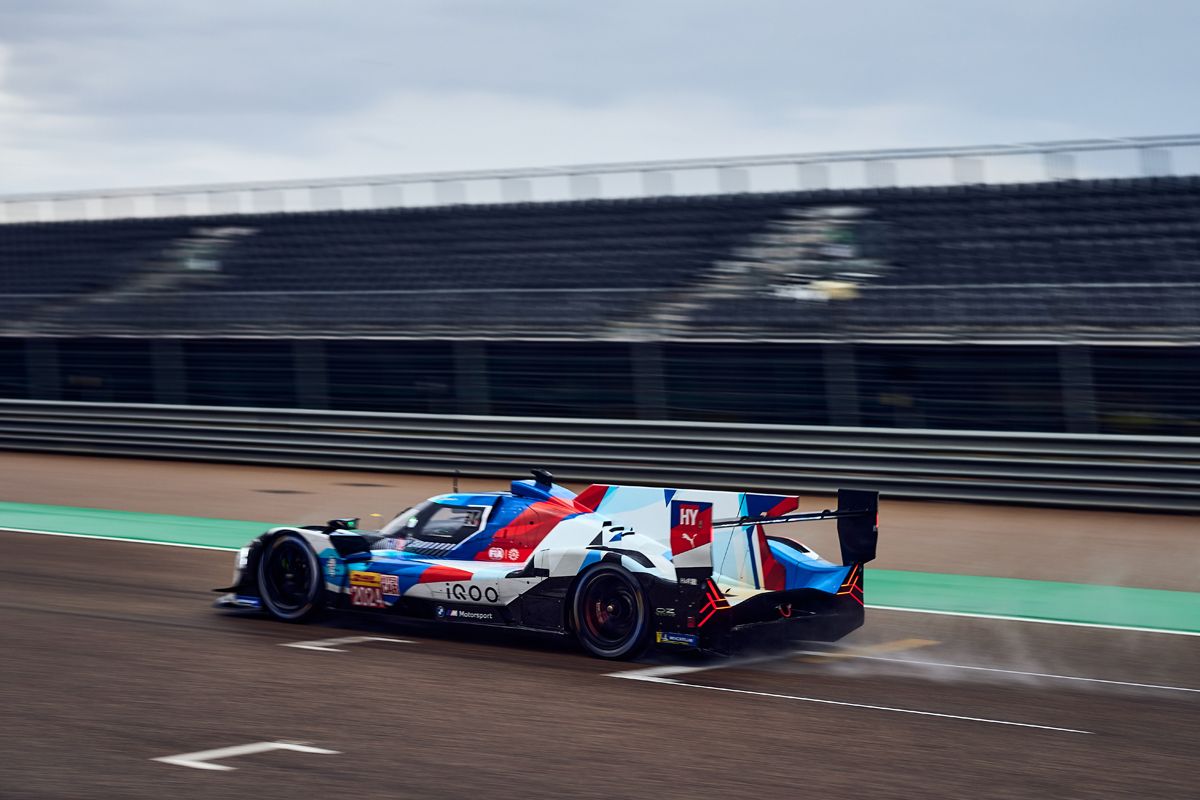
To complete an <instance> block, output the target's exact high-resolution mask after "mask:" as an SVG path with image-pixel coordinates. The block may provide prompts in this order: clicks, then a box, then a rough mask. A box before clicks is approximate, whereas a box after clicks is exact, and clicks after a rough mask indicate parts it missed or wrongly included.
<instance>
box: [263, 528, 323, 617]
mask: <svg viewBox="0 0 1200 800" xmlns="http://www.w3.org/2000/svg"><path fill="white" fill-rule="evenodd" d="M312 576H313V572H312V561H311V559H310V558H309V554H308V551H307V549H306V548H305V547H304V545H302V544H300V543H299V542H297V541H295V540H294V539H284V540H282V541H280V542H279V544H277V545H276V546H275V547H274V548H272V550H271V554H270V558H269V559H268V561H267V568H266V570H265V575H264V576H263V577H264V578H265V582H266V586H265V587H264V588H265V589H266V590H267V592H268V593H269V597H270V599H271V602H272V603H273V604H274V605H275V606H276V607H278V608H279V610H280V611H297V610H299V609H301V608H304V607H305V606H306V605H308V604H309V603H310V602H311V598H310V595H311V593H312Z"/></svg>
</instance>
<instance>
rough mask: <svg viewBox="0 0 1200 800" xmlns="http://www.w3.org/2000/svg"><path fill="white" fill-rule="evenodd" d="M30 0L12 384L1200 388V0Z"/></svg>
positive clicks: (1052, 391) (369, 405)
mask: <svg viewBox="0 0 1200 800" xmlns="http://www.w3.org/2000/svg"><path fill="white" fill-rule="evenodd" d="M0 14H2V16H0V31H3V33H2V34H0V164H2V165H3V171H2V173H0V174H2V176H3V177H2V178H0V180H2V181H3V183H2V184H0V191H3V192H4V194H3V196H0V223H2V224H0V396H2V397H5V398H9V399H11V400H21V401H50V402H59V401H70V402H92V403H118V404H130V403H139V404H141V403H150V404H172V405H196V406H243V407H254V408H270V409H295V408H302V409H314V410H317V409H319V410H334V411H353V412H363V411H367V412H393V413H396V412H403V413H420V414H434V415H495V416H520V417H529V416H534V417H555V418H583V419H589V420H591V419H607V420H643V421H690V422H707V423H722V424H734V423H738V424H740V423H756V424H767V425H772V426H780V425H787V426H836V427H844V428H858V427H862V428H871V429H936V430H966V431H983V432H996V431H1013V432H1040V433H1047V434H1105V435H1125V436H1142V437H1144V436H1148V435H1153V436H1176V437H1177V436H1194V435H1195V434H1196V433H1197V432H1198V430H1200V422H1198V420H1200V348H1198V347H1197V338H1196V337H1197V331H1198V330H1200V282H1198V273H1197V269H1198V263H1200V178H1197V177H1195V175H1196V173H1197V172H1198V171H1200V136H1196V135H1190V134H1188V133H1187V132H1188V131H1190V130H1200V120H1197V119H1196V118H1195V114H1196V112H1195V104H1194V103H1193V102H1192V101H1191V96H1190V86H1188V85H1187V83H1188V82H1187V81H1186V80H1184V79H1183V78H1184V76H1186V75H1188V74H1190V73H1192V72H1194V70H1193V69H1192V68H1194V66H1195V64H1194V63H1193V62H1194V58H1193V56H1191V55H1190V53H1191V48H1190V45H1189V44H1188V43H1187V42H1186V39H1187V37H1188V36H1190V32H1191V31H1193V30H1194V29H1195V26H1194V23H1195V22H1197V21H1198V20H1197V10H1196V7H1195V6H1194V4H1189V3H1160V4H1157V5H1156V6H1155V10H1154V13H1144V12H1143V9H1140V8H1139V7H1138V6H1137V5H1136V4H1132V3H1122V2H1102V3H1078V2H1056V3H1020V2H1018V3H1009V4H1005V5H1004V6H1003V8H1001V7H999V6H996V7H986V8H974V7H973V8H969V9H968V8H965V7H963V6H962V5H961V4H957V3H948V2H926V3H920V4H917V5H916V6H909V5H907V4H906V5H905V6H904V7H901V6H898V5H896V4H892V3H886V2H856V3H848V4H843V5H841V6H839V7H838V8H836V9H835V8H829V7H827V6H826V4H810V3H772V2H764V3H756V4H754V7H753V8H752V9H747V8H742V7H736V8H735V7H733V6H730V5H725V4H719V3H675V2H663V3H654V4H649V5H646V4H639V3H611V4H603V7H584V6H572V7H569V8H568V7H563V6H556V5H550V4H543V3H532V2H518V3H504V4H490V3H451V4H444V3H428V2H408V3H399V4H396V3H364V4H359V5H357V6H356V8H355V12H354V13H353V14H338V13H333V12H331V11H330V10H329V9H328V7H327V6H325V5H324V4H321V3H303V2H301V3H291V2H289V3H274V2H257V3H249V4H236V5H234V4H216V5H215V6H214V5H213V4H189V3H178V4H171V5H170V6H163V5H161V4H153V3H140V2H109V3H100V4H89V5H88V6H86V7H84V6H80V5H77V4H73V3H67V2H50V3H39V4H35V5H27V6H26V5H21V4H9V5H8V6H6V7H5V8H4V9H3V11H2V12H0ZM1118 42H1124V43H1126V44H1129V43H1136V45H1137V46H1133V47H1130V46H1116V45H1117V43H1118ZM1127 133H1136V134H1140V135H1138V136H1134V137H1132V138H1130V137H1126V138H1113V136H1114V135H1115V134H1127ZM555 162H557V163H567V164H574V166H547V165H548V164H553V163H555ZM345 174H351V175H356V177H331V176H338V175H345ZM128 187H153V188H128ZM8 408H9V409H10V410H12V409H14V408H20V409H25V410H26V411H27V410H28V408H29V406H19V407H18V406H12V405H11V404H10V405H9V406H8ZM43 433H46V434H47V435H49V434H48V432H43ZM5 435H6V436H8V437H9V438H8V439H7V441H8V442H9V443H10V444H11V445H12V446H16V447H27V446H33V444H34V443H35V442H33V438H31V437H30V436H28V435H25V436H22V434H21V432H20V431H19V430H15V428H10V429H9V433H8V434H5ZM97 435H98V434H97ZM697 435H699V434H697ZM38 440H39V441H41V442H43V443H44V442H45V441H47V440H46V438H45V436H42V437H39V439H38ZM93 444H94V446H96V447H101V446H111V444H112V443H111V442H108V443H107V445H105V444H103V443H99V440H97V441H96V442H95V443H93ZM56 446H58V447H60V448H63V447H65V446H66V445H64V444H62V443H61V442H60V443H59V444H58V445H56ZM1140 450H1144V448H1142V447H1133V448H1131V449H1130V448H1127V452H1128V453H1134V452H1137V451H1140ZM128 451H129V452H130V453H134V452H137V453H143V454H144V453H149V452H152V451H153V448H152V447H151V446H150V445H148V444H145V443H142V444H139V445H137V447H134V446H132V445H130V446H129V448H128ZM162 451H163V449H162V448H160V450H159V452H160V454H161V452H162ZM510 455H512V456H513V457H514V458H519V457H520V456H521V453H511V454H510ZM535 455H536V454H535ZM464 466H468V467H469V465H464ZM875 466H880V465H879V464H876V465H875ZM858 471H859V472H861V473H862V474H864V475H865V476H866V477H871V475H872V472H871V469H870V468H868V467H863V466H862V465H860V466H859V467H858Z"/></svg>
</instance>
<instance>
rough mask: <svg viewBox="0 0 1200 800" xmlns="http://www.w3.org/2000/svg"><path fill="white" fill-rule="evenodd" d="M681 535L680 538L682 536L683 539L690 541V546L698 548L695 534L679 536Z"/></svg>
mask: <svg viewBox="0 0 1200 800" xmlns="http://www.w3.org/2000/svg"><path fill="white" fill-rule="evenodd" d="M679 535H680V536H682V537H683V538H685V539H687V541H688V544H690V545H691V546H692V547H695V546H696V534H694V533H681V534H679Z"/></svg>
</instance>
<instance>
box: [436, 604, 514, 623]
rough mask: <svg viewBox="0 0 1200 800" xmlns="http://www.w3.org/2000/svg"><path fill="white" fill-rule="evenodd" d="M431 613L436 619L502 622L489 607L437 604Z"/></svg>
mask: <svg viewBox="0 0 1200 800" xmlns="http://www.w3.org/2000/svg"><path fill="white" fill-rule="evenodd" d="M433 615H434V616H435V617H437V618H438V619H452V620H462V621H465V622H502V621H503V620H502V619H501V618H500V617H499V616H498V615H497V614H496V612H495V611H492V610H491V609H490V608H446V607H445V606H437V607H435V608H434V609H433Z"/></svg>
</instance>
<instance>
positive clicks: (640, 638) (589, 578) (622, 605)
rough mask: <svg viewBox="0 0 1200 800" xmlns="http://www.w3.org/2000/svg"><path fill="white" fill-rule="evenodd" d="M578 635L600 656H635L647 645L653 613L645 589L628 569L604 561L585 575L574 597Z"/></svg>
mask: <svg viewBox="0 0 1200 800" xmlns="http://www.w3.org/2000/svg"><path fill="white" fill-rule="evenodd" d="M572 620H573V622H574V628H575V636H576V637H577V638H578V639H579V643H580V644H581V645H583V648H584V649H585V650H587V651H588V652H589V653H591V654H592V655H595V656H599V657H600V658H634V657H636V656H637V655H639V654H640V653H641V652H642V650H644V649H645V647H646V642H647V640H648V638H649V634H650V615H649V613H648V607H647V603H646V595H645V592H644V591H642V587H641V585H640V584H638V582H637V580H636V579H635V578H634V577H633V576H632V575H630V574H629V573H628V572H627V571H625V570H623V569H621V568H620V567H618V566H616V565H613V564H602V565H600V566H598V567H596V568H594V569H592V570H590V571H588V572H587V573H585V574H584V575H583V577H582V578H580V579H579V584H578V585H577V586H576V588H575V594H574V597H573V599H572Z"/></svg>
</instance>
